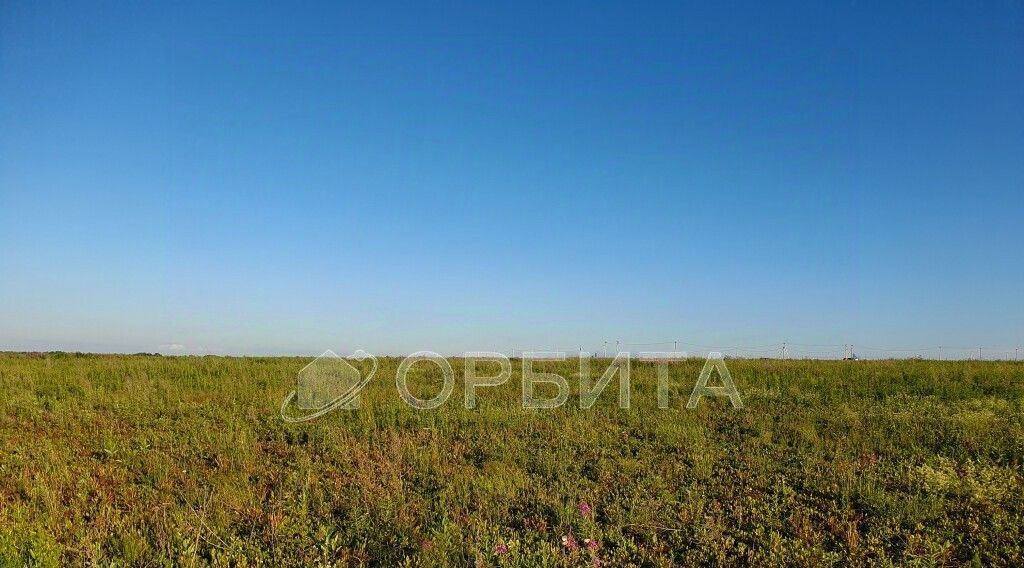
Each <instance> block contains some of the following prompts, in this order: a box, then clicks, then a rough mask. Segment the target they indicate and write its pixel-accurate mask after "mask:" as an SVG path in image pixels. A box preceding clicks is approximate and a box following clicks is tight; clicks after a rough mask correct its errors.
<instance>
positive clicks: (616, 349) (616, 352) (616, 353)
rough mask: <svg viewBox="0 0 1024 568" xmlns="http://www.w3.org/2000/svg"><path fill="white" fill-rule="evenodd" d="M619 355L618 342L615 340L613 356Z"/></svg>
mask: <svg viewBox="0 0 1024 568" xmlns="http://www.w3.org/2000/svg"><path fill="white" fill-rule="evenodd" d="M618 354H619V340H618V339H616V340H615V355H618Z"/></svg>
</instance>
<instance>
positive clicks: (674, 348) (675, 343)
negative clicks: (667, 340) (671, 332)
mask: <svg viewBox="0 0 1024 568" xmlns="http://www.w3.org/2000/svg"><path fill="white" fill-rule="evenodd" d="M672 351H675V352H678V351H679V342H678V341H673V342H672Z"/></svg>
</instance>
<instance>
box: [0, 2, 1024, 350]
mask: <svg viewBox="0 0 1024 568" xmlns="http://www.w3.org/2000/svg"><path fill="white" fill-rule="evenodd" d="M208 4H211V3H196V4H192V5H189V4H179V3H175V4H174V5H173V6H170V5H165V6H157V5H148V3H147V5H136V4H131V5H116V4H113V3H81V4H79V3H64V2H61V3H51V2H15V1H10V0H3V1H2V3H0V265H2V271H0V349H81V350H91V351H157V350H159V351H164V352H206V351H209V352H214V353H270V354H276V353H296V354H304V353H313V352H319V351H321V350H323V349H327V348H330V349H334V350H336V351H339V352H341V351H351V350H353V349H355V348H357V347H359V348H364V349H367V350H370V351H373V352H376V353H402V352H409V351H412V350H417V349H432V350H436V351H441V352H455V351H460V350H464V349H497V350H504V351H507V350H508V349H510V348H512V347H515V348H518V349H524V348H571V347H573V346H576V345H579V344H583V345H584V346H585V347H588V348H591V349H597V348H600V346H601V342H602V341H603V340H614V339H617V338H620V339H622V340H624V341H627V342H653V341H663V340H672V339H679V340H683V341H689V342H692V343H697V344H701V345H707V346H716V347H724V346H734V345H738V346H751V345H766V344H775V343H780V342H782V341H789V342H792V343H803V344H815V345H816V344H824V345H831V344H844V343H853V344H855V345H874V346H880V347H894V348H903V347H919V346H937V345H946V346H950V345H954V346H970V347H973V346H976V345H982V346H998V347H1005V348H1009V349H1011V350H1012V348H1013V347H1014V346H1015V345H1020V344H1021V343H1022V342H1024V298H1022V293H1021V291H1022V289H1024V261H1022V256H1021V243H1024V223H1022V220H1024V159H1022V156H1024V8H1022V6H1021V4H1020V3H1017V2H985V3H946V2H940V3H935V2H921V3H910V4H901V5H899V6H891V5H883V4H875V3H866V2H857V3H845V4H842V5H839V4H837V3H821V2H806V3H784V4H775V5H771V6H768V5H766V6H759V5H757V3H736V4H732V3H719V2H714V3H707V4H703V5H699V4H685V5H681V4H679V3H665V4H656V3H655V4H649V5H647V6H646V7H640V6H637V5H636V4H635V3H622V4H600V3H594V2H580V3H572V4H560V5H559V6H556V7H552V6H550V4H551V3H536V4H530V3H524V2H514V3H509V4H501V5H490V4H484V3H477V2H467V3H446V4H444V5H442V6H412V7H410V6H407V5H402V4H394V5H389V4H385V3H373V5H372V7H369V3H368V4H367V5H349V6H346V5H340V4H336V3H323V4H307V3H301V4H300V3H280V4H263V3H249V2H238V3H216V6H211V5H208ZM833 4H835V5H833Z"/></svg>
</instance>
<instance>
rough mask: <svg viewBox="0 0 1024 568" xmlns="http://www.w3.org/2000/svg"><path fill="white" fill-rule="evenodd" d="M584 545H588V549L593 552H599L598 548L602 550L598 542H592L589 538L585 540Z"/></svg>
mask: <svg viewBox="0 0 1024 568" xmlns="http://www.w3.org/2000/svg"><path fill="white" fill-rule="evenodd" d="M583 544H586V545H587V548H589V549H590V550H592V551H593V550H597V549H598V548H601V545H600V544H598V543H597V541H596V540H591V539H589V538H587V539H584V540H583Z"/></svg>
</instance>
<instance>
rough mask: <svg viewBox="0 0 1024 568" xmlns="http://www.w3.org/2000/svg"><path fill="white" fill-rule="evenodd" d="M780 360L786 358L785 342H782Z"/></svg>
mask: <svg viewBox="0 0 1024 568" xmlns="http://www.w3.org/2000/svg"><path fill="white" fill-rule="evenodd" d="M782 358H783V359H785V358H786V342H785V341H783V342H782Z"/></svg>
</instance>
